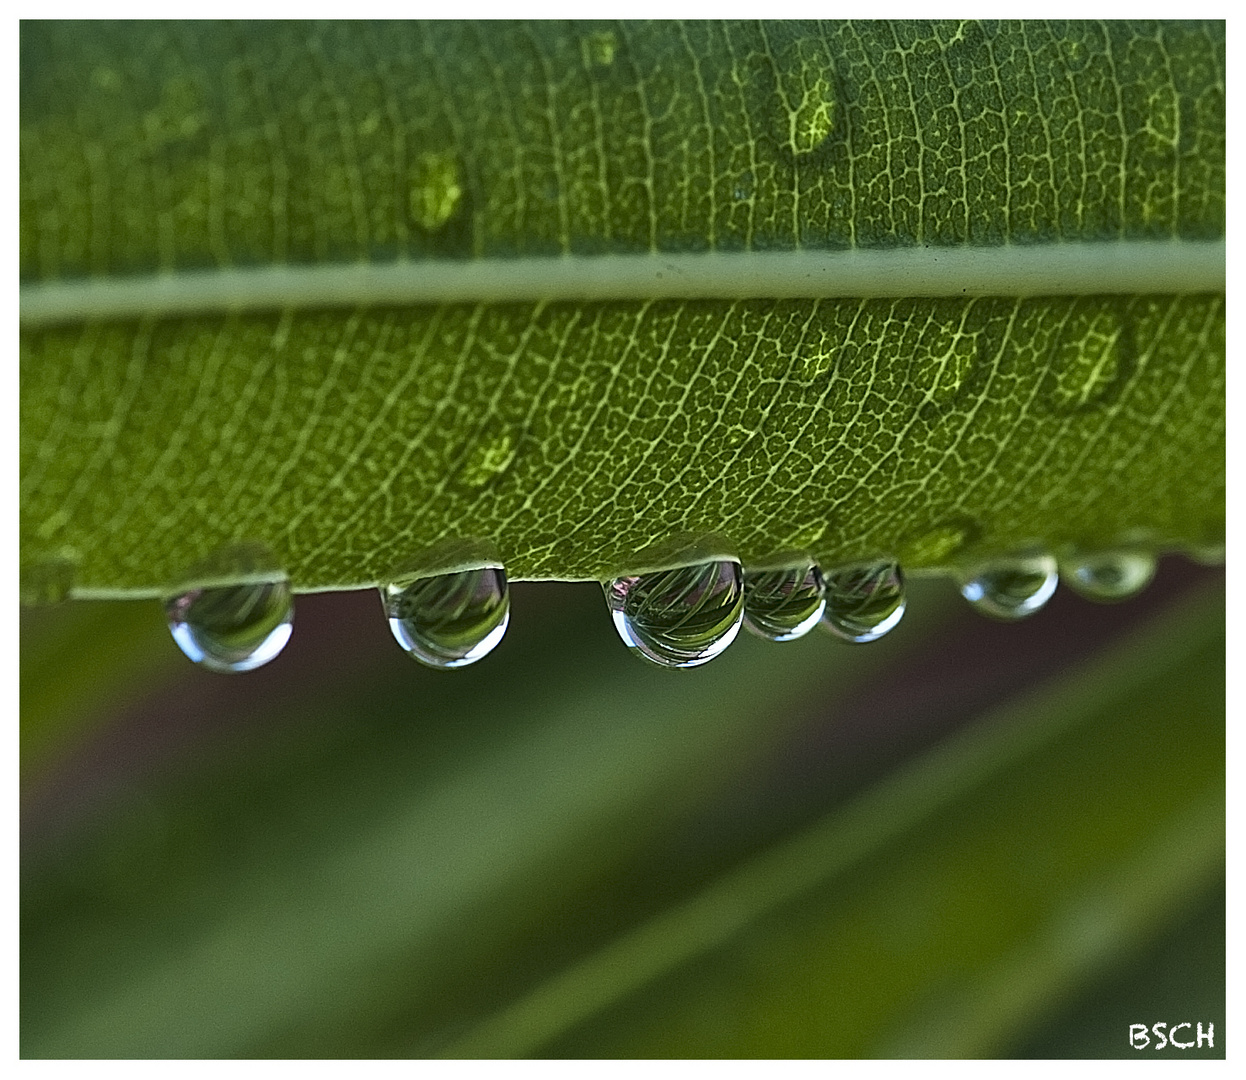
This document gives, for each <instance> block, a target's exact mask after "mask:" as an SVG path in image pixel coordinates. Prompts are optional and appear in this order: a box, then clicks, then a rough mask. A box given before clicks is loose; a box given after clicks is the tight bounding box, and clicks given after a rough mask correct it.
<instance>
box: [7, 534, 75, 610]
mask: <svg viewBox="0 0 1246 1080" xmlns="http://www.w3.org/2000/svg"><path fill="white" fill-rule="evenodd" d="M77 569H78V558H77V552H75V551H74V550H73V549H72V548H62V549H60V550H59V551H55V552H46V551H45V552H39V553H36V554H35V556H34V557H33V558H31V559H30V560H29V561H27V560H25V559H23V561H22V565H21V573H20V576H19V593H20V600H21V602H22V604H23V605H26V606H36V605H43V604H59V603H60V602H61V601H63V600H68V599H69V592H70V590H71V589H72V588H73V584H74V576H75V574H76V573H77Z"/></svg>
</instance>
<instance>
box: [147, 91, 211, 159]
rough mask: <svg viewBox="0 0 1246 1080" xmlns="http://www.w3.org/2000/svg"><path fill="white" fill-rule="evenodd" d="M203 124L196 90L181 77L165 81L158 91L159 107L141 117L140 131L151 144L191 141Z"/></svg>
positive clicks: (199, 100) (203, 112) (203, 113)
mask: <svg viewBox="0 0 1246 1080" xmlns="http://www.w3.org/2000/svg"><path fill="white" fill-rule="evenodd" d="M207 122H208V118H207V113H206V112H205V111H204V109H203V99H202V95H201V94H200V91H199V87H198V86H196V85H195V84H194V83H193V82H192V81H191V80H190V79H188V78H186V77H185V76H177V77H175V78H172V79H169V80H168V81H167V82H166V83H165V84H164V86H163V87H161V90H160V104H159V105H157V106H156V107H155V108H154V109H150V110H149V111H148V112H147V113H146V114H145V115H144V116H143V127H144V129H145V130H146V132H147V137H148V139H150V140H151V141H152V142H153V143H167V142H176V141H178V140H180V139H189V138H193V137H194V136H195V135H197V134H198V133H199V131H200V129H202V128H203V126H204V125H205V124H206V123H207Z"/></svg>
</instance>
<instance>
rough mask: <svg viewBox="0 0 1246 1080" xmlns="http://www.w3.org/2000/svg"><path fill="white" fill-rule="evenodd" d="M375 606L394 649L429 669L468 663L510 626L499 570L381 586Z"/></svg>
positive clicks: (486, 652) (502, 574) (494, 644)
mask: <svg viewBox="0 0 1246 1080" xmlns="http://www.w3.org/2000/svg"><path fill="white" fill-rule="evenodd" d="M381 602H382V603H383V604H384V605H385V614H386V616H387V617H388V618H389V628H390V630H392V631H393V633H394V637H395V638H396V639H397V641H398V644H399V645H401V646H402V647H403V648H404V649H406V651H407V652H408V653H409V654H410V655H411V656H413V657H414V658H415V659H416V660H418V661H420V663H422V664H427V665H428V666H429V667H433V668H460V667H466V666H467V665H468V664H474V663H475V662H476V661H477V660H479V659H481V658H482V657H485V656H488V655H489V653H491V652H492V651H493V650H494V649H495V648H496V647H497V644H498V642H500V641H501V640H502V637H503V636H504V635H505V633H506V627H507V626H508V625H509V624H510V612H511V602H510V592H509V590H508V589H507V586H506V571H505V570H503V569H502V567H500V566H481V567H477V568H475V569H471V570H456V571H454V572H452V573H448V574H436V575H433V576H429V577H417V578H407V579H400V580H398V581H395V582H391V583H390V584H388V585H385V586H384V587H382V589H381Z"/></svg>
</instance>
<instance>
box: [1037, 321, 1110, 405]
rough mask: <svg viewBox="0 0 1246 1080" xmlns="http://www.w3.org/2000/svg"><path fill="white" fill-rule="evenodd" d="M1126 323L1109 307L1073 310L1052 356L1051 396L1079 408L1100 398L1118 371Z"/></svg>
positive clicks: (1054, 399) (1061, 402) (1056, 400)
mask: <svg viewBox="0 0 1246 1080" xmlns="http://www.w3.org/2000/svg"><path fill="white" fill-rule="evenodd" d="M1124 332H1125V327H1124V323H1123V321H1122V320H1121V317H1120V315H1119V314H1118V313H1117V312H1115V311H1113V310H1111V309H1104V308H1101V307H1100V308H1098V309H1091V310H1085V309H1083V310H1075V311H1074V312H1073V313H1072V314H1071V315H1070V317H1069V320H1068V321H1067V322H1066V323H1065V325H1064V329H1063V332H1062V333H1061V335H1060V338H1059V340H1058V342H1057V344H1056V350H1055V357H1054V360H1053V365H1052V366H1053V372H1054V374H1053V380H1052V400H1053V402H1054V404H1055V406H1056V408H1057V409H1060V410H1067V409H1079V408H1083V407H1084V406H1086V405H1090V404H1092V403H1094V402H1097V401H1100V400H1102V399H1103V398H1104V397H1106V396H1107V394H1108V391H1109V390H1110V389H1111V387H1112V386H1114V385H1115V384H1116V381H1117V379H1118V377H1119V375H1120V363H1121V362H1120V351H1121V340H1122V337H1123V336H1124Z"/></svg>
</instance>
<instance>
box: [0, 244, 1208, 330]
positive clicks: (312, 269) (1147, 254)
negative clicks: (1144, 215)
mask: <svg viewBox="0 0 1246 1080" xmlns="http://www.w3.org/2000/svg"><path fill="white" fill-rule="evenodd" d="M1224 288H1225V241H1224V240H1223V239H1220V240H1112V241H1102V242H1093V243H1091V242H1081V241H1079V242H1056V243H1047V244H1026V245H1012V244H1005V245H1000V246H999V247H935V246H930V245H925V246H921V247H904V248H887V249H851V250H839V251H815V250H809V249H801V250H796V251H762V252H759V251H741V252H704V253H691V252H678V253H671V254H662V253H652V254H635V255H559V256H525V257H519V258H489V259H470V260H420V261H399V262H388V263H367V262H357V263H341V264H325V265H319V266H263V267H226V268H221V269H215V270H186V271H173V272H168V273H158V274H146V275H136V276H127V277H116V278H93V279H84V280H77V281H65V282H59V281H58V282H42V283H37V284H27V285H23V286H22V288H21V302H20V310H21V324H22V326H23V327H25V328H29V329H33V328H37V327H41V326H48V325H55V324H59V323H67V322H78V321H83V320H95V319H123V318H139V317H144V316H148V317H165V316H176V315H189V314H205V313H212V312H238V311H254V310H272V309H290V308H295V309H306V308H322V307H357V306H371V305H386V304H447V303H505V302H518V301H547V302H549V301H560V300H565V301H605V300H661V299H672V300H678V299H707V300H711V299H723V300H739V299H749V298H768V299H826V298H832V297H859V298H892V297H906V296H913V297H918V296H920V297H939V296H1075V295H1091V294H1095V295H1103V294H1114V295H1137V294H1173V293H1199V292H1223V291H1224Z"/></svg>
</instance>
